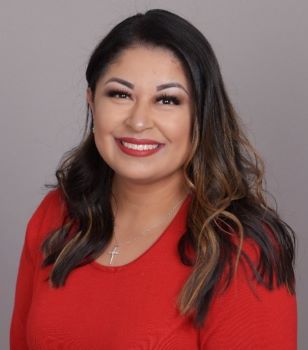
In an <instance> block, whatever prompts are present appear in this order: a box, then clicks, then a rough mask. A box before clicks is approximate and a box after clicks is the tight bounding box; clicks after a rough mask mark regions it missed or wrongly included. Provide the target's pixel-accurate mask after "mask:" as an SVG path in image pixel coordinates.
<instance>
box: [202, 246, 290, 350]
mask: <svg viewBox="0 0 308 350" xmlns="http://www.w3.org/2000/svg"><path fill="white" fill-rule="evenodd" d="M251 247H252V246H251ZM251 247H250V248H248V250H247V245H246V252H247V253H248V254H249V255H250V257H252V260H253V261H256V256H257V254H256V248H254V251H253V250H252V248H251ZM247 271H248V269H247V266H246V269H245V268H244V265H242V266H241V265H239V268H238V273H237V275H236V277H235V278H234V280H233V281H232V283H231V285H230V286H229V288H228V289H227V290H226V291H224V292H223V293H220V294H217V295H216V296H215V297H214V299H213V302H212V305H211V307H210V311H209V314H208V318H207V319H206V322H205V324H204V326H203V327H202V328H201V331H200V345H201V347H200V348H201V349H202V350H226V349H228V350H244V349H245V350H249V349H253V350H258V349H262V350H274V349H279V350H296V349H297V304H296V296H295V295H291V294H290V293H289V291H288V290H287V288H286V287H279V288H278V287H275V288H274V289H273V290H268V289H267V288H265V287H264V286H263V285H261V284H259V283H257V282H256V281H255V279H253V278H252V272H249V273H247Z"/></svg>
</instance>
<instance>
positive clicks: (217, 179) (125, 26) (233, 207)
mask: <svg viewBox="0 0 308 350" xmlns="http://www.w3.org/2000/svg"><path fill="white" fill-rule="evenodd" d="M135 45H146V46H150V47H160V48H166V49H168V50H170V51H171V52H173V53H174V54H175V56H176V57H177V58H178V59H179V60H180V61H181V63H182V64H183V68H184V70H185V73H186V74H187V77H188V79H189V82H190V84H191V89H192V97H193V114H194V117H193V121H192V132H191V141H192V150H191V154H190V155H189V157H188V159H187V161H186V163H185V164H184V166H183V170H184V174H185V181H186V183H187V185H188V186H189V188H190V189H191V193H192V198H191V202H190V205H189V209H188V215H187V222H186V231H185V232H184V233H183V235H182V236H181V239H180V240H179V242H178V247H177V249H178V254H179V258H180V260H181V262H182V263H183V264H185V265H188V266H191V267H192V270H191V274H190V275H189V277H188V279H187V281H186V282H185V284H184V286H183V288H182V290H181V292H180V293H179V296H178V307H179V310H180V311H181V313H182V314H186V313H188V312H194V313H195V317H194V321H195V324H196V325H197V326H201V325H202V324H203V322H204V320H205V318H206V315H207V313H208V310H209V306H210V304H211V300H212V299H213V295H214V293H215V291H216V290H217V288H218V285H219V283H220V282H221V281H225V282H224V287H225V288H227V287H228V286H229V284H230V282H231V280H232V278H233V277H234V275H235V272H236V270H237V267H238V264H239V263H243V262H246V263H248V265H249V266H250V268H251V271H252V272H253V274H254V276H255V278H256V280H257V282H258V283H261V284H263V285H264V286H265V287H266V288H268V289H273V288H274V285H275V284H277V286H281V285H283V286H286V288H287V289H288V291H289V292H290V293H291V294H294V293H295V278H294V268H293V265H294V250H295V233H294V231H293V230H292V228H291V227H290V226H289V225H288V224H287V223H285V222H284V221H283V220H282V219H281V218H280V217H279V214H278V213H277V206H276V209H274V208H271V206H270V205H269V204H268V203H267V200H266V198H265V195H266V194H267V193H268V192H267V191H266V189H265V185H266V183H265V179H264V162H263V161H262V159H261V157H260V156H259V155H258V153H257V152H256V150H255V149H254V147H253V146H252V145H251V144H250V142H249V140H248V138H247V137H246V136H245V133H244V131H243V130H244V127H243V126H242V125H241V121H240V119H239V117H238V115H237V114H236V112H235V110H234V108H233V106H232V104H231V102H230V100H229V97H228V95H227V92H226V89H225V87H224V83H223V79H222V75H221V72H220V68H219V65H218V62H217V59H216V57H215V54H214V52H213V49H212V47H211V45H210V44H209V42H208V41H207V39H206V38H205V37H204V35H203V34H202V33H201V32H200V31H199V30H198V29H197V28H195V27H194V26H193V25H192V24H191V23H190V22H188V21H187V20H185V19H184V18H182V17H180V16H178V15H176V14H174V13H171V12H169V11H166V10H161V9H152V10H149V11H147V12H145V13H144V14H141V13H137V14H136V15H133V16H131V17H128V18H127V19H125V20H123V21H122V22H121V23H119V24H117V25H116V26H115V27H114V28H113V29H112V30H111V31H110V32H109V33H108V34H107V35H106V36H105V37H104V38H103V39H102V40H101V42H100V43H99V44H98V45H97V46H96V48H95V49H94V51H93V53H92V55H91V57H90V59H89V63H88V66H87V70H86V79H87V82H88V87H89V88H90V89H91V91H92V93H93V94H94V93H95V88H96V84H97V82H98V80H99V79H100V77H102V75H103V74H104V72H105V71H106V69H107V68H108V66H109V65H110V64H111V63H112V62H113V61H114V60H115V59H116V58H117V57H118V56H119V55H120V54H121V53H122V52H123V50H125V49H128V48H130V47H133V46H135ZM92 126H93V116H92V114H91V110H90V107H89V104H87V118H86V126H85V131H84V135H83V138H82V141H81V142H80V144H79V145H78V146H76V147H75V148H73V149H72V150H71V151H69V152H67V153H66V154H65V155H64V156H63V158H62V161H61V162H60V164H59V166H58V169H57V171H56V178H57V183H56V184H54V185H46V186H47V187H54V188H57V189H59V190H60V193H61V195H62V196H63V199H64V201H65V204H66V207H67V214H66V216H65V217H64V218H63V223H62V225H61V226H60V227H59V228H57V229H56V230H53V231H52V232H51V233H50V235H49V236H48V237H47V238H46V239H45V240H44V242H43V244H42V246H41V249H42V251H43V253H44V256H45V257H44V261H43V263H42V266H47V265H50V264H53V268H52V270H51V273H50V275H49V280H50V282H51V284H52V286H53V287H55V288H58V287H60V286H64V284H65V280H66V278H67V277H68V274H69V273H70V271H71V270H72V269H74V268H75V267H77V266H80V265H84V264H86V263H88V262H90V261H92V260H94V259H95V258H97V257H98V256H99V255H100V254H101V253H102V251H103V250H104V248H105V247H106V246H107V244H108V243H109V242H110V240H111V239H112V234H113V226H114V215H113V212H112V207H111V196H112V193H111V185H112V179H113V175H114V172H113V170H112V169H111V168H110V167H109V166H108V165H107V163H106V162H105V161H104V159H102V157H101V156H100V154H99V153H98V150H97V148H96V146H95V142H94V136H93V133H92V132H91V130H92ZM102 183H103V184H104V186H102ZM275 203H276V202H275ZM244 239H250V240H251V241H252V242H254V244H255V245H256V246H257V247H258V249H259V258H258V264H257V266H256V264H254V263H253V262H252V260H251V259H250V257H249V256H248V254H246V253H245V251H244V249H242V248H243V242H244ZM187 247H192V248H193V251H194V253H195V259H191V258H190V257H189V256H188V254H187ZM223 276H224V279H223Z"/></svg>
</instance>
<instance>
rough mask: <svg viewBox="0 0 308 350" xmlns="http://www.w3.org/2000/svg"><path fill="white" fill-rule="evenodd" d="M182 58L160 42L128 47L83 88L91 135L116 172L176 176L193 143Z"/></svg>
mask: <svg viewBox="0 0 308 350" xmlns="http://www.w3.org/2000/svg"><path fill="white" fill-rule="evenodd" d="M190 95H191V92H190V88H189V82H188V80H187V78H186V76H185V73H184V70H183V68H182V66H181V63H180V61H179V60H178V59H177V58H176V57H175V56H174V55H173V54H172V52H171V51H169V50H166V49H164V48H148V47H144V46H139V47H134V48H128V49H126V50H124V51H123V52H122V53H121V54H120V55H119V56H118V58H117V59H116V60H115V61H114V62H113V63H111V64H110V65H109V66H108V68H107V70H106V71H105V73H104V74H103V75H102V77H101V78H100V79H99V81H98V83H97V85H96V91H95V96H94V99H93V96H92V93H91V90H90V89H88V91H87V99H88V103H89V105H90V107H91V110H92V114H93V120H94V128H95V131H94V139H95V144H96V147H97V149H98V152H99V153H100V155H101V157H102V158H103V159H104V160H105V162H106V163H107V164H108V165H109V166H110V167H111V168H112V169H113V170H114V171H115V176H119V177H120V178H125V179H126V180H131V181H134V182H138V183H152V182H155V181H158V180H161V179H166V177H173V176H178V175H179V174H180V173H182V170H181V168H182V166H183V164H184V162H185V160H186V158H187V156H188V154H189V151H190V149H191V142H190V129H191V119H192V101H191V97H190Z"/></svg>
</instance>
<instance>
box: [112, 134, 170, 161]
mask: <svg viewBox="0 0 308 350" xmlns="http://www.w3.org/2000/svg"><path fill="white" fill-rule="evenodd" d="M116 143H117V145H118V146H119V148H120V150H121V151H122V152H123V153H125V154H127V155H130V156H134V157H146V156H150V155H152V154H154V153H157V152H159V151H160V150H161V149H162V148H163V146H164V144H162V143H157V142H156V141H154V140H147V139H134V138H128V137H125V138H124V137H123V138H120V139H116Z"/></svg>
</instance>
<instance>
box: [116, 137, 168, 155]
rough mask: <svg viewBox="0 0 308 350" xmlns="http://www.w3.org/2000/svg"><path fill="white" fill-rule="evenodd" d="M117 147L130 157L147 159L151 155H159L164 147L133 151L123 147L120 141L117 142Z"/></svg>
mask: <svg viewBox="0 0 308 350" xmlns="http://www.w3.org/2000/svg"><path fill="white" fill-rule="evenodd" d="M116 143H117V145H118V146H119V148H120V150H121V151H122V152H124V153H126V154H128V155H130V156H135V157H147V156H150V155H151V154H154V153H157V152H159V151H160V150H161V148H162V147H163V145H159V146H158V147H157V148H154V149H147V150H143V151H139V150H137V149H131V148H127V147H125V146H123V145H122V143H121V141H120V140H116Z"/></svg>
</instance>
